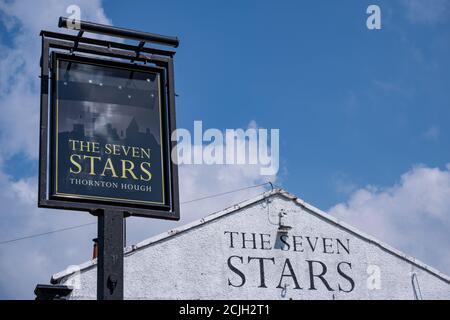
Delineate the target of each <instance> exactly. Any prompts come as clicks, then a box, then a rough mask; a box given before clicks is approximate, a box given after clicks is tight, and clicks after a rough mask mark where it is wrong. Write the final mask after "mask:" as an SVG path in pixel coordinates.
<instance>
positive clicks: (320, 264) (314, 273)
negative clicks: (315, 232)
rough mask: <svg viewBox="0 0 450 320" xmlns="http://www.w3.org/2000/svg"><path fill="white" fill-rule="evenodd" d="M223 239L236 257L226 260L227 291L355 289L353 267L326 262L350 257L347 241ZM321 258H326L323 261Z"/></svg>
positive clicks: (245, 235)
mask: <svg viewBox="0 0 450 320" xmlns="http://www.w3.org/2000/svg"><path fill="white" fill-rule="evenodd" d="M272 237H274V238H272ZM224 238H225V241H226V242H225V243H226V245H227V247H228V248H229V249H230V250H231V252H233V251H235V252H236V253H237V255H231V256H229V258H228V260H227V266H228V270H229V272H230V273H229V274H228V278H227V283H228V286H229V287H233V288H241V287H243V286H246V285H247V286H250V285H253V283H256V284H257V287H258V288H277V289H286V286H289V288H293V289H296V290H311V291H315V290H327V291H339V292H343V293H349V292H352V291H353V290H354V289H355V286H356V284H355V281H354V278H353V277H352V271H353V270H352V264H351V263H350V262H347V261H342V259H339V260H338V261H333V260H331V262H330V258H329V257H330V255H335V256H336V259H337V257H338V256H341V255H349V254H350V239H348V238H344V239H339V238H333V237H323V236H320V237H319V236H310V235H295V234H290V233H289V234H282V233H276V234H275V235H271V234H269V233H255V232H240V231H225V232H224ZM272 239H274V241H272ZM241 250H244V251H241ZM272 250H273V251H274V252H280V251H283V252H286V251H289V253H286V257H283V256H280V255H279V254H277V255H276V256H273V255H271V254H270V252H271V251H272ZM242 252H252V254H249V255H245V254H244V255H243V254H242ZM253 253H256V254H253ZM257 253H260V254H257ZM321 257H323V258H325V257H327V258H326V260H322V259H321ZM307 258H308V259H307ZM310 258H313V259H310Z"/></svg>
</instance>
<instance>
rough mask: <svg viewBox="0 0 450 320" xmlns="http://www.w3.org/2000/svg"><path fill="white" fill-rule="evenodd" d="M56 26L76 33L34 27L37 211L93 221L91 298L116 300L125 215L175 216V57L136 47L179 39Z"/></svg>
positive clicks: (87, 25)
mask: <svg viewBox="0 0 450 320" xmlns="http://www.w3.org/2000/svg"><path fill="white" fill-rule="evenodd" d="M59 27H62V28H69V29H73V28H74V27H76V31H77V32H78V33H77V34H76V35H70V34H63V33H56V32H49V31H41V36H42V56H41V126H40V157H39V169H40V173H39V202H38V206H39V207H44V208H54V209H67V210H83V211H88V212H90V213H91V214H93V215H95V216H97V218H98V258H97V259H98V260H97V299H99V300H120V299H123V298H124V237H125V234H124V233H125V231H124V219H125V217H126V216H130V215H133V216H140V217H150V218H157V219H167V220H179V196H178V167H177V165H176V161H175V159H172V156H174V154H176V153H172V150H173V148H175V147H176V142H175V141H171V136H172V133H173V131H174V130H175V129H176V124H175V91H174V79H173V55H174V54H175V52H174V51H168V50H163V49H159V48H152V47H147V46H145V45H146V43H155V44H158V45H166V46H172V47H177V46H178V39H177V38H176V37H167V36H161V35H156V34H151V33H146V32H140V31H134V30H129V29H122V28H117V27H111V26H108V25H101V24H96V23H91V22H86V21H73V20H70V19H67V18H60V20H59ZM85 33H97V34H103V35H107V36H111V37H118V38H126V39H128V40H136V41H138V44H137V45H131V44H128V43H124V42H115V41H112V40H109V39H108V40H99V39H96V38H89V37H86V36H85ZM80 53H81V54H80ZM83 54H89V56H87V55H83ZM100 57H109V58H114V59H109V60H108V59H100ZM105 106H107V108H108V109H107V112H104V111H103V110H106V109H104V108H105ZM111 110H112V111H111ZM114 110H115V111H114ZM114 112H116V113H114ZM111 114H113V116H112V117H111ZM80 119H81V120H80ZM99 119H100V120H101V121H100V120H99ZM105 119H106V120H107V121H105ZM145 119H148V120H145ZM155 119H159V121H158V120H155ZM155 121H157V122H155ZM100 124H101V125H100ZM130 150H131V151H130ZM151 155H152V156H151ZM147 158H148V159H147ZM99 163H100V165H99ZM95 165H97V166H98V167H100V168H98V167H94V166H95ZM119 170H120V173H119ZM136 170H138V171H136ZM94 179H96V180H94ZM137 182H139V183H140V184H137ZM132 183H135V184H132ZM136 186H137V187H139V188H137V189H136ZM105 187H106V188H105Z"/></svg>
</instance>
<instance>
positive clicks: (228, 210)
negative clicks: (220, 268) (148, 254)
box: [51, 188, 450, 284]
mask: <svg viewBox="0 0 450 320" xmlns="http://www.w3.org/2000/svg"><path fill="white" fill-rule="evenodd" d="M275 195H279V196H282V197H284V198H286V199H289V200H291V201H293V202H294V203H295V204H297V205H298V206H300V207H302V208H303V209H306V210H307V211H308V212H310V213H311V214H313V215H315V216H318V217H320V218H322V219H323V220H326V221H327V222H330V223H332V224H334V225H336V226H339V227H341V228H342V229H344V230H346V231H348V232H350V233H352V234H353V235H355V236H356V237H359V238H361V239H363V240H365V241H368V242H370V243H372V244H374V245H376V246H378V247H379V248H381V249H382V250H385V251H386V252H388V253H391V254H393V255H395V256H397V257H399V258H401V259H403V260H405V261H407V262H409V263H411V264H413V265H415V266H417V267H419V268H421V269H423V270H425V271H427V272H429V273H431V274H432V275H434V276H436V277H438V278H440V279H441V280H443V281H445V282H447V283H449V284H450V277H449V276H447V275H446V274H444V273H442V272H440V271H439V270H437V269H435V268H433V267H431V266H429V265H427V264H425V263H424V262H422V261H420V260H418V259H416V258H414V257H412V256H409V255H407V254H405V253H403V252H401V251H399V250H397V249H395V248H394V247H391V246H390V245H388V244H386V243H384V242H382V241H380V240H378V239H376V238H375V237H373V236H371V235H368V234H366V233H365V232H362V231H360V230H359V229H357V228H355V227H353V226H351V225H348V224H347V223H345V222H343V221H341V220H340V219H338V218H336V217H334V216H331V215H330V214H328V213H326V212H324V211H322V210H320V209H318V208H316V207H314V206H312V205H310V204H309V203H307V202H305V201H304V200H302V199H301V198H299V197H297V196H295V195H294V194H292V193H289V192H288V191H286V190H284V189H282V188H275V189H273V190H270V191H266V192H264V193H261V194H260V195H258V196H256V197H253V198H251V199H248V200H245V201H242V202H239V203H237V204H235V205H233V206H230V207H228V208H225V209H223V210H220V211H216V212H214V213H211V214H209V215H207V216H206V217H203V218H201V219H198V220H195V221H193V222H191V223H188V224H185V225H183V226H180V227H178V228H175V229H171V230H169V231H166V232H163V233H161V234H158V235H156V236H153V237H150V238H148V239H145V240H143V241H141V242H139V243H137V244H136V245H131V246H127V247H125V251H124V254H125V256H129V255H131V254H133V253H134V252H136V251H138V250H141V249H143V248H145V247H148V246H150V245H154V244H157V243H159V242H161V241H164V240H167V239H169V238H171V237H173V236H176V235H178V234H180V233H183V232H185V231H188V230H191V229H193V228H196V227H199V226H201V225H204V224H206V223H209V222H211V221H214V220H216V219H219V218H221V217H223V216H226V215H228V214H230V213H234V212H238V211H239V210H241V209H243V208H245V207H248V206H250V205H253V204H255V203H257V202H259V201H262V200H264V199H266V198H268V197H272V196H275ZM96 264H97V260H96V259H95V260H90V261H87V262H84V263H82V264H80V265H78V267H79V269H78V270H77V271H84V270H87V269H90V268H92V267H94V266H95V265H96ZM74 272H75V271H74V269H73V266H72V267H71V268H70V271H67V270H63V271H61V272H58V273H55V274H54V275H53V276H52V277H51V283H53V284H58V283H60V281H61V280H62V279H63V278H65V277H67V276H69V275H71V274H73V273H74Z"/></svg>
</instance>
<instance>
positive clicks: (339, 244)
mask: <svg viewBox="0 0 450 320" xmlns="http://www.w3.org/2000/svg"><path fill="white" fill-rule="evenodd" d="M124 269H125V275H124V286H125V298H126V299H450V277H448V276H446V275H444V274H442V273H440V272H439V271H437V270H435V269H433V268H431V267H429V266H427V265H425V264H423V263H421V262H419V261H417V260H416V259H414V258H412V257H409V256H407V255H405V254H403V253H401V252H399V251H397V250H395V249H393V248H391V247H390V246H388V245H386V244H384V243H381V242H380V241H378V240H376V239H374V238H372V237H371V236H369V235H366V234H364V233H362V232H360V231H358V230H356V229H355V228H353V227H351V226H348V225H347V224H345V223H343V222H341V221H339V220H337V219H336V218H334V217H332V216H330V215H328V214H326V213H324V212H322V211H320V210H319V209H317V208H315V207H313V206H311V205H309V204H307V203H305V202H304V201H302V200H300V199H299V198H297V197H295V196H293V195H292V194H289V193H287V192H286V191H284V190H281V189H276V190H273V191H271V192H268V193H265V194H262V195H261V196H258V197H256V198H254V199H252V200H249V201H246V202H243V203H240V204H237V205H235V206H233V207H231V208H228V209H226V210H223V211H221V212H218V213H214V214H212V215H209V216H207V217H205V218H203V219H200V220H199V221H196V222H194V223H191V224H188V225H186V226H184V227H181V228H178V229H175V230H171V231H169V232H167V233H164V234H161V235H159V236H156V237H153V238H151V239H148V240H145V241H143V242H141V243H139V244H137V245H135V246H131V247H127V248H126V253H125V261H124ZM79 270H80V271H79V272H76V268H74V269H73V270H72V271H64V272H61V273H58V274H55V275H54V276H53V277H52V283H54V284H60V285H72V286H73V290H72V291H71V293H70V294H69V298H70V299H95V298H96V273H97V270H96V261H95V260H92V261H89V262H86V263H84V264H82V265H80V266H79Z"/></svg>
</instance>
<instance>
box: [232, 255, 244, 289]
mask: <svg viewBox="0 0 450 320" xmlns="http://www.w3.org/2000/svg"><path fill="white" fill-rule="evenodd" d="M233 258H237V259H238V260H240V261H241V264H242V263H243V262H244V260H243V258H242V257H240V256H231V257H229V258H228V268H230V270H231V271H233V272H234V273H235V274H237V275H238V276H239V277H240V278H241V284H239V285H236V284H233V283H232V282H231V280H230V278H228V285H229V286H232V287H235V288H239V287H242V286H243V285H244V284H245V275H244V274H243V273H242V272H241V270H239V269H238V268H236V267H235V266H234V265H233V264H232V263H231V259H233Z"/></svg>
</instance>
